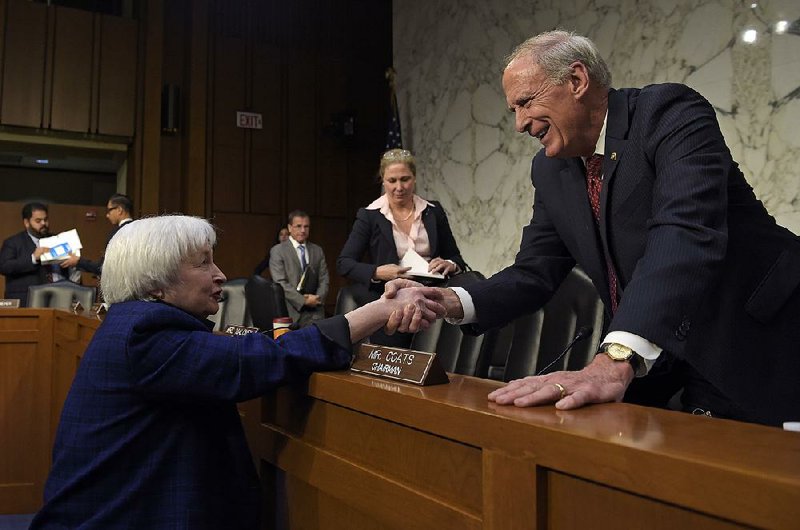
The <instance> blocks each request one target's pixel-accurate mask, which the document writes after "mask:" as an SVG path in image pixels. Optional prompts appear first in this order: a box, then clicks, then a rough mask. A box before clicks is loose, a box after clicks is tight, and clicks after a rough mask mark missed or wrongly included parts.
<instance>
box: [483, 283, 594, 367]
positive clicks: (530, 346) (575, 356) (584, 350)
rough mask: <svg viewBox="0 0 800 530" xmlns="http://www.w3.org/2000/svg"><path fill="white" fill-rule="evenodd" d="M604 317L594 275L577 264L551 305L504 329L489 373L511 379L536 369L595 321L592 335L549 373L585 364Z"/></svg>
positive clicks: (499, 334) (591, 351)
mask: <svg viewBox="0 0 800 530" xmlns="http://www.w3.org/2000/svg"><path fill="white" fill-rule="evenodd" d="M603 318H604V316H603V304H602V302H601V301H600V298H599V297H598V295H597V291H596V290H595V288H594V285H593V284H592V282H591V280H589V277H588V276H586V274H585V273H584V272H583V271H581V270H580V269H577V268H575V269H573V270H572V271H571V272H570V273H569V274H568V275H567V277H566V279H565V280H564V282H563V283H562V284H561V286H560V287H559V288H558V290H557V291H556V292H555V294H554V295H553V298H552V299H550V301H549V302H548V303H547V305H545V306H544V307H543V308H542V309H540V310H539V311H537V312H535V313H532V314H530V315H523V316H521V317H519V318H517V319H516V320H515V321H514V322H512V323H510V324H509V325H507V326H506V327H505V328H503V329H502V330H500V331H499V332H498V340H497V344H496V345H495V350H494V351H493V352H492V354H491V361H490V367H489V370H488V373H487V375H488V377H490V378H493V379H500V380H504V381H511V380H512V379H519V378H522V377H525V376H528V375H534V374H536V373H537V372H538V371H540V370H542V369H543V368H545V367H546V366H547V365H548V364H550V362H552V361H553V360H555V358H556V357H558V355H559V354H560V353H561V352H562V351H563V350H564V348H566V346H567V345H568V344H569V342H570V341H571V340H572V338H573V337H574V336H575V334H576V333H577V331H578V330H579V329H580V328H581V327H583V326H590V327H591V328H592V334H591V336H590V337H588V338H586V339H584V340H582V341H580V342H578V343H576V344H575V345H574V346H573V347H572V350H570V352H569V353H567V355H565V356H564V358H563V359H561V360H560V361H558V362H556V363H555V364H554V365H553V366H551V367H550V368H548V369H547V372H546V373H549V372H555V371H558V370H565V369H566V370H580V369H581V368H583V367H584V366H586V364H588V363H589V362H590V361H591V360H592V358H593V357H594V354H595V352H596V351H597V346H598V343H599V341H600V339H601V337H602V333H603ZM504 360H505V362H504Z"/></svg>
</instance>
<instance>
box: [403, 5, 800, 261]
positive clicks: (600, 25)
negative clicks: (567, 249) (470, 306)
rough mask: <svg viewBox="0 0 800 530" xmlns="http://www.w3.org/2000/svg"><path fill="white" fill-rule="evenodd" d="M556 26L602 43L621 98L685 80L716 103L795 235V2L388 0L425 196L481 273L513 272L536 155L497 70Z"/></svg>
mask: <svg viewBox="0 0 800 530" xmlns="http://www.w3.org/2000/svg"><path fill="white" fill-rule="evenodd" d="M780 21H785V22H784V23H780ZM555 28H563V29H569V30H574V31H576V32H578V33H581V34H584V35H587V36H588V37H590V38H591V39H592V40H594V41H595V42H596V43H597V45H598V47H599V48H600V51H601V52H602V53H603V55H604V57H605V58H606V60H607V62H608V64H609V66H610V67H611V71H612V74H613V78H614V81H613V85H614V86H615V87H628V86H642V85H645V84H649V83H657V82H663V81H672V82H681V83H685V84H687V85H689V86H691V87H693V88H695V89H696V90H698V91H699V92H700V93H702V94H703V95H704V96H705V97H706V98H708V99H709V101H711V103H712V104H713V105H714V107H715V108H716V110H717V116H718V118H719V121H720V124H721V127H722V131H723V133H724V135H725V138H726V139H727V142H728V145H729V146H730V148H731V151H732V153H733V156H734V159H736V160H737V161H738V162H739V163H740V165H741V167H742V170H743V171H744V173H745V175H746V177H747V179H748V181H749V182H750V183H751V185H752V186H753V187H754V189H755V190H756V193H757V195H758V196H759V198H761V200H763V201H764V203H765V204H766V206H767V208H768V209H769V211H770V212H771V213H772V214H773V215H775V216H776V218H777V219H778V221H779V222H780V223H781V224H783V225H784V226H787V227H788V228H790V229H792V230H793V231H794V232H795V233H800V126H798V124H800V2H798V1H797V0H770V1H757V3H756V2H754V3H750V2H742V1H734V0H694V1H690V0H685V1H684V0H588V1H587V0H538V1H531V0H527V1H525V0H490V1H488V2H487V1H485V0H460V1H458V2H455V1H447V0H394V66H395V68H396V70H397V88H398V105H399V107H400V116H401V122H402V126H403V138H404V142H405V146H406V147H407V148H409V149H411V150H412V151H413V152H414V153H415V154H416V155H417V157H418V166H419V169H418V191H419V193H420V194H421V195H422V196H424V197H429V198H433V199H437V200H440V201H441V202H442V204H443V205H444V207H445V208H446V210H447V212H448V216H449V217H450V224H451V225H452V227H453V229H454V232H455V236H456V239H457V241H458V243H459V246H460V247H461V250H462V253H463V255H464V257H465V259H466V260H467V262H468V263H469V264H470V265H472V267H473V268H475V269H476V270H480V271H481V272H484V273H486V274H491V273H494V272H496V271H498V270H500V269H501V268H503V267H504V266H506V265H508V264H509V263H511V262H512V261H513V259H514V255H515V253H516V250H517V248H518V246H519V241H520V236H521V230H522V227H523V226H524V225H525V224H527V223H528V221H529V220H530V216H531V205H532V197H533V189H532V188H531V186H530V180H529V173H530V160H531V157H532V156H533V155H534V154H535V153H536V151H538V149H539V143H538V141H537V140H532V139H531V138H529V137H528V136H527V135H521V134H518V133H516V132H515V131H514V127H513V119H512V115H511V114H510V113H509V112H508V111H507V110H506V106H505V100H504V97H503V92H502V87H501V85H500V76H501V70H502V67H503V59H504V57H505V56H506V55H507V54H508V53H509V52H510V51H511V49H512V48H513V47H514V46H515V45H516V44H518V43H520V42H522V41H523V40H525V39H526V38H527V37H529V36H532V35H534V34H536V33H539V32H541V31H546V30H550V29H555ZM747 30H751V33H745V32H746V31H747ZM752 30H754V32H753V31H752ZM752 36H755V41H754V42H746V39H748V38H749V37H752ZM793 124H794V125H793Z"/></svg>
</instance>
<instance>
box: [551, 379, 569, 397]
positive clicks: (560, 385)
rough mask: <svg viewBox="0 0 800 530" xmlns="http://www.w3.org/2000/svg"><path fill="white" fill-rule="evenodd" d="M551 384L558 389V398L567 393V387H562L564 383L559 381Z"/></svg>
mask: <svg viewBox="0 0 800 530" xmlns="http://www.w3.org/2000/svg"><path fill="white" fill-rule="evenodd" d="M553 386H554V387H556V388H557V389H558V392H559V396H558V399H564V396H566V395H567V389H566V388H564V385H562V384H561V383H553Z"/></svg>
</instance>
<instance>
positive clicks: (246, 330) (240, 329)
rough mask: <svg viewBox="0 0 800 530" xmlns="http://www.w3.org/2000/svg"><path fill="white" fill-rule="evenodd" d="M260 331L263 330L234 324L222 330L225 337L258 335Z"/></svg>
mask: <svg viewBox="0 0 800 530" xmlns="http://www.w3.org/2000/svg"><path fill="white" fill-rule="evenodd" d="M259 331H261V330H260V329H258V328H253V327H249V326H235V325H233V324H231V325H229V326H225V329H224V330H222V332H223V333H224V334H225V335H249V334H251V333H258V332H259Z"/></svg>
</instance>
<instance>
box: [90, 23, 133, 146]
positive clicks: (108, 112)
mask: <svg viewBox="0 0 800 530" xmlns="http://www.w3.org/2000/svg"><path fill="white" fill-rule="evenodd" d="M99 18H100V24H101V29H100V50H101V52H100V72H99V74H100V79H99V98H98V109H97V113H98V125H97V132H98V133H100V134H112V135H117V136H133V134H134V116H135V112H136V71H137V42H138V24H137V22H136V21H135V20H130V19H126V18H120V17H112V16H106V15H104V16H101V17H99Z"/></svg>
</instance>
